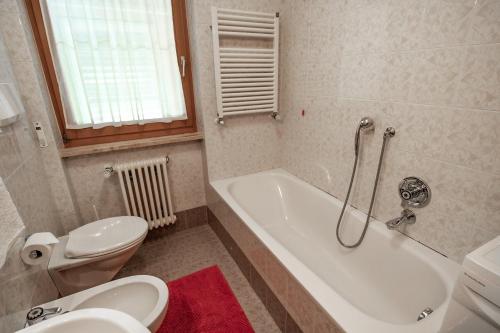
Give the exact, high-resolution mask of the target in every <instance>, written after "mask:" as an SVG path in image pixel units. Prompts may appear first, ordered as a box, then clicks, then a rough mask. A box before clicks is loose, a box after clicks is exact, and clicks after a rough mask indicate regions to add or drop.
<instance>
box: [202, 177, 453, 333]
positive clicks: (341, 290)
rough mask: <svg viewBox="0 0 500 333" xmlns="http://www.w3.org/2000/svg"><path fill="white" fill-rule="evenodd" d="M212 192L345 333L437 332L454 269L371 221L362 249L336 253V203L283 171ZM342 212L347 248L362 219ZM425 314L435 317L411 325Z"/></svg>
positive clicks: (220, 184)
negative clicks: (429, 312) (428, 312)
mask: <svg viewBox="0 0 500 333" xmlns="http://www.w3.org/2000/svg"><path fill="white" fill-rule="evenodd" d="M211 185H212V187H213V188H214V189H215V191H216V192H217V193H218V194H219V195H220V197H221V198H222V199H223V200H224V201H225V203H226V204H227V205H229V206H230V207H231V209H232V210H233V211H234V212H235V213H236V214H237V215H238V217H239V218H240V219H241V220H242V221H243V222H244V223H245V224H246V225H247V227H248V228H249V229H250V230H251V231H252V232H253V233H254V234H255V235H256V237H258V239H259V240H260V241H261V242H262V243H263V244H264V245H265V246H266V247H267V248H268V249H269V250H270V251H271V252H272V253H273V254H274V256H276V258H277V259H278V260H279V261H280V262H281V263H282V264H283V265H284V266H285V267H286V268H287V270H288V271H289V272H290V274H292V275H293V277H294V278H295V279H296V280H297V281H298V282H299V283H300V284H301V285H302V286H303V287H304V288H305V289H306V290H307V291H308V292H309V293H310V294H311V296H312V297H313V298H314V299H315V301H316V302H317V303H318V304H320V305H321V307H322V308H323V309H324V310H325V311H326V312H327V313H328V314H329V315H330V316H331V317H332V318H334V319H335V321H336V322H337V323H338V324H339V325H340V326H341V328H343V329H344V330H345V331H346V332H349V333H351V332H353V333H357V332H360V333H366V332H384V333H392V332H394V333H402V332H425V333H430V332H438V331H439V330H440V327H441V324H442V322H443V317H444V315H445V312H446V307H447V305H448V303H449V302H450V298H451V294H452V289H453V286H454V283H455V281H456V279H457V277H458V275H459V272H460V266H459V265H458V264H456V263H454V262H452V261H451V260H448V259H447V258H446V257H444V256H442V255H441V254H438V253H436V252H434V251H433V250H431V249H429V248H427V247H425V246H423V245H421V244H420V243H418V242H416V241H414V240H412V239H411V238H408V237H406V236H404V235H402V234H401V233H399V232H397V231H389V230H388V229H387V228H386V227H385V225H384V224H383V223H380V222H379V221H376V220H372V221H371V223H370V226H369V228H368V231H367V234H366V237H365V239H364V241H363V243H362V244H361V246H359V247H358V248H356V249H345V248H343V247H341V246H340V245H339V244H338V242H337V239H336V237H335V227H336V223H337V219H338V216H339V214H340V210H341V208H342V202H341V201H339V200H338V199H336V198H335V197H333V196H331V195H329V194H327V193H325V192H323V191H321V190H319V189H317V188H315V187H314V186H312V185H310V184H308V183H306V182H304V181H302V180H300V179H298V178H297V177H295V176H293V175H291V174H289V173H287V172H286V171H284V170H281V169H276V170H271V171H265V172H261V173H256V174H252V175H247V176H242V177H235V178H230V179H224V180H218V181H214V182H212V183H211ZM395 195H397V194H396V193H395ZM346 212H347V213H346V215H345V218H344V222H343V225H344V228H343V229H342V231H341V235H342V238H343V239H344V240H345V241H347V242H349V243H351V242H353V241H354V240H355V239H357V237H358V235H359V234H360V232H361V230H362V227H363V224H364V221H365V218H366V215H365V214H363V213H361V212H360V211H357V210H355V209H352V208H351V209H350V210H347V211H346ZM416 213H417V223H419V221H418V210H416ZM428 307H429V308H431V309H433V310H434V312H433V313H432V314H431V315H429V316H428V317H427V318H425V319H423V320H421V321H417V317H418V315H419V314H420V313H421V312H422V311H423V310H424V309H425V308H428Z"/></svg>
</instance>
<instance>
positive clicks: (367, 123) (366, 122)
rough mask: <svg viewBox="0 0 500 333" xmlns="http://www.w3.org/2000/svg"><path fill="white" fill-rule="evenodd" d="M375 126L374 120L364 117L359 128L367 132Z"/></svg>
mask: <svg viewBox="0 0 500 333" xmlns="http://www.w3.org/2000/svg"><path fill="white" fill-rule="evenodd" d="M374 126H375V124H374V122H373V119H372V118H370V117H363V118H362V119H361V121H360V122H359V128H360V129H362V130H364V131H366V130H370V129H373V128H374Z"/></svg>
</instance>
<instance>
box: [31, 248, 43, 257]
mask: <svg viewBox="0 0 500 333" xmlns="http://www.w3.org/2000/svg"><path fill="white" fill-rule="evenodd" d="M29 256H30V258H31V259H36V258H40V257H41V256H42V252H40V251H38V250H33V251H31V252H30V254H29Z"/></svg>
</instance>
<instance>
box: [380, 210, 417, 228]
mask: <svg viewBox="0 0 500 333" xmlns="http://www.w3.org/2000/svg"><path fill="white" fill-rule="evenodd" d="M416 220H417V218H416V216H415V213H414V212H413V211H411V210H410V209H403V211H402V212H401V216H400V217H396V218H395V219H392V220H389V221H387V222H385V225H386V226H387V229H390V230H393V229H396V228H398V227H399V226H401V225H403V224H413V223H415V221H416Z"/></svg>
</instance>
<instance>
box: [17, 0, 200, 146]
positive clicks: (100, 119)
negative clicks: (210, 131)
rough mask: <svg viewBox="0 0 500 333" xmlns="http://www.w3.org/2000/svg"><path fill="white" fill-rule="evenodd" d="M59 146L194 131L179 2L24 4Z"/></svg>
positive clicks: (47, 0)
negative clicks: (58, 133)
mask: <svg viewBox="0 0 500 333" xmlns="http://www.w3.org/2000/svg"><path fill="white" fill-rule="evenodd" d="M26 5H27V8H28V13H29V16H30V20H31V23H32V27H33V31H34V35H35V40H36V42H37V47H38V50H39V53H40V58H41V60H42V65H43V69H44V72H45V77H46V79H47V84H48V86H49V91H50V95H51V99H52V102H53V105H54V109H55V111H56V116H57V121H58V124H59V127H60V130H61V132H62V133H63V138H64V142H65V144H66V146H69V147H71V146H80V145H86V144H96V143H107V142H113V141H121V140H131V139H139V138H147V137H153V136H163V135H173V134H183V133H189V132H195V131H196V121H195V115H194V102H193V88H192V79H191V70H190V66H189V64H190V55H189V40H188V35H187V22H186V9H185V3H184V0H172V1H170V0H126V1H125V0H119V1H116V0H86V1H80V0H26Z"/></svg>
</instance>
